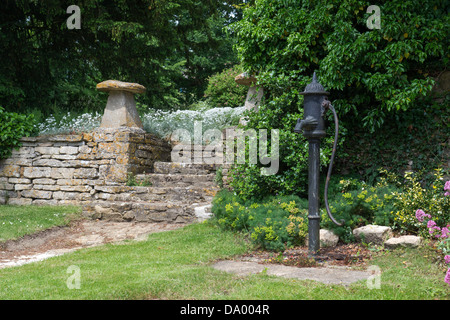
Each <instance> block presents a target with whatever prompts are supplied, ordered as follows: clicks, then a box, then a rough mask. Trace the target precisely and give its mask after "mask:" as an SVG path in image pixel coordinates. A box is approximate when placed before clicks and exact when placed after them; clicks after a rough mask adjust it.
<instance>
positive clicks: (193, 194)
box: [95, 186, 219, 203]
mask: <svg viewBox="0 0 450 320" xmlns="http://www.w3.org/2000/svg"><path fill="white" fill-rule="evenodd" d="M95 190H96V194H95V198H96V200H100V201H144V202H145V201H170V202H172V201H184V202H185V203H194V202H203V201H206V202H208V201H211V200H212V198H213V197H214V195H215V194H216V193H217V191H219V187H216V186H208V187H192V186H191V187H153V186H152V187H138V186H135V187H128V186H96V187H95Z"/></svg>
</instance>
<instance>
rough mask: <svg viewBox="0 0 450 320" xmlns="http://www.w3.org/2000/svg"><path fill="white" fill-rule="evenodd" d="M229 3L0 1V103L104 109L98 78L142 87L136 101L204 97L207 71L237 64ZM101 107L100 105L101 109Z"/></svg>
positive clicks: (168, 102) (160, 103)
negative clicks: (74, 10)
mask: <svg viewBox="0 0 450 320" xmlns="http://www.w3.org/2000/svg"><path fill="white" fill-rule="evenodd" d="M232 3H233V1H227V2H223V1H218V0H213V1H198V0H170V1H166V0H164V1H161V0H132V1H129V0H119V1H114V2H111V1H105V0H94V1H91V0H89V1H78V2H76V3H75V4H76V5H77V6H78V7H79V8H80V18H81V19H80V20H81V26H80V29H68V27H67V25H66V23H67V19H68V18H69V17H71V14H70V13H67V12H66V9H67V8H68V7H69V5H72V4H74V3H72V2H69V1H64V0H52V1H29V0H18V1H2V2H1V4H0V40H1V41H0V60H1V61H2V62H5V63H2V64H1V66H0V104H1V105H3V106H4V107H5V109H6V110H8V111H17V112H25V111H29V110H30V109H37V110H39V111H40V112H43V113H44V115H45V116H48V115H49V113H52V108H55V107H56V108H65V109H66V110H77V111H78V110H80V109H84V108H89V109H90V110H92V109H96V108H97V109H98V108H100V109H102V108H103V107H104V105H105V101H106V95H104V94H100V93H98V92H96V90H95V85H96V84H97V83H98V82H101V81H104V80H108V79H117V80H122V81H129V82H137V83H140V84H142V85H144V86H145V87H146V88H147V91H146V94H145V95H139V99H140V100H141V102H143V103H145V104H147V105H148V106H150V107H153V108H155V107H156V108H173V107H180V106H183V105H186V104H189V103H190V100H192V99H196V98H198V97H201V96H202V95H203V91H204V89H205V87H206V83H207V78H208V76H210V75H212V74H214V73H216V72H219V71H221V70H222V69H224V68H225V66H226V65H228V64H229V63H230V62H235V56H234V54H233V51H232V50H231V45H232V44H231V42H230V41H229V40H228V38H227V37H226V36H225V34H224V31H223V26H224V25H227V24H229V23H230V22H233V21H235V20H236V19H238V18H239V17H240V14H239V12H238V10H236V9H235V8H234V7H232V6H231V4H232ZM99 111H100V110H99Z"/></svg>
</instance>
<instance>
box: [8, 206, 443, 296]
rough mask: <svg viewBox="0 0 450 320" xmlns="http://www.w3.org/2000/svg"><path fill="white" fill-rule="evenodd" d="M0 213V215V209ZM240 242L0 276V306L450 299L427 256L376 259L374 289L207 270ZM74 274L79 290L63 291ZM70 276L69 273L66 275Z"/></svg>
mask: <svg viewBox="0 0 450 320" xmlns="http://www.w3.org/2000/svg"><path fill="white" fill-rule="evenodd" d="M0 208H1V207H0ZM249 250H251V248H250V247H249V245H248V242H247V241H245V239H244V238H243V237H240V236H238V235H235V234H233V233H231V232H224V231H221V230H220V229H218V228H217V227H215V226H213V225H211V224H210V223H198V224H192V225H189V226H187V227H185V228H182V229H178V230H174V231H168V232H162V233H155V234H151V235H150V236H149V238H148V240H147V241H142V242H127V243H122V244H110V245H105V246H100V247H95V248H88V249H82V250H79V251H76V252H73V253H69V254H66V255H63V256H59V257H54V258H50V259H48V260H45V261H41V262H36V263H32V264H28V265H23V266H20V267H14V268H6V269H0V299H2V300H5V299H27V300H28V299H30V300H35V299H204V300H214V299H227V300H232V299H242V300H251V299H256V300H258V299H267V300H273V299H449V298H450V287H449V286H448V285H447V284H446V283H445V282H444V276H445V271H446V270H444V269H442V268H439V267H438V266H437V265H436V264H435V263H433V262H432V260H433V252H432V251H431V250H429V249H427V248H421V249H415V250H395V251H392V252H382V253H379V254H377V255H376V257H375V258H374V259H373V260H372V261H370V262H369V263H370V264H371V265H377V266H378V267H379V268H381V271H382V274H381V282H380V283H381V287H380V289H372V290H370V289H368V287H367V284H366V282H365V281H363V282H359V283H356V284H353V285H351V286H347V287H346V286H340V285H324V284H321V283H318V282H314V281H300V280H293V279H283V278H279V277H274V276H268V275H265V274H258V275H251V276H245V277H243V276H237V275H232V274H228V273H225V272H221V271H217V270H215V269H213V268H212V267H210V264H211V262H213V261H214V260H217V259H224V258H227V257H232V256H234V255H239V254H242V253H244V252H248V251H249ZM73 267H75V269H76V270H78V271H79V280H80V282H79V284H80V288H79V289H69V288H68V286H67V283H68V282H69V283H70V284H72V285H73V284H74V282H72V280H73V279H74V278H73V276H74V275H75V274H74V273H73V272H72V271H71V270H73V269H72V268H73ZM68 271H69V272H68Z"/></svg>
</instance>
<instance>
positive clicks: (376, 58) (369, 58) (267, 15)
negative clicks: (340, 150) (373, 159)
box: [228, 0, 450, 130]
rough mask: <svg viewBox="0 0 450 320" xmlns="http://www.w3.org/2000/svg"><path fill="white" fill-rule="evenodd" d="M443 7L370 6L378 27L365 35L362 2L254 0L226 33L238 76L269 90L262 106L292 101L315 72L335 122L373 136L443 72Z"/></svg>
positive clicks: (433, 3)
mask: <svg viewBox="0 0 450 320" xmlns="http://www.w3.org/2000/svg"><path fill="white" fill-rule="evenodd" d="M445 3H446V2H445V1H441V0H430V1H426V2H424V1H421V0H410V1H403V0H392V1H378V2H377V5H378V6H379V8H380V13H381V20H382V21H381V28H380V29H372V28H369V27H368V26H367V21H368V20H369V19H370V17H371V15H372V14H371V13H370V12H367V8H368V6H369V5H370V3H369V2H368V1H361V0H348V1H291V0H260V1H256V2H254V3H253V4H252V5H248V6H247V8H246V9H245V10H244V12H243V18H242V19H241V20H240V21H238V22H236V23H234V24H231V25H230V26H229V27H228V29H229V32H230V33H232V34H234V35H235V37H236V41H237V44H236V46H235V47H236V50H237V52H238V55H239V58H240V59H241V61H242V65H243V67H244V69H245V70H246V71H249V72H250V71H251V72H258V81H259V82H260V83H261V84H262V85H263V86H264V87H265V88H267V89H269V90H270V91H271V94H272V97H269V98H268V100H269V101H275V100H273V97H280V96H283V95H284V96H289V97H291V98H294V99H295V98H296V99H299V97H298V94H299V92H300V91H301V90H302V89H303V88H304V87H305V85H306V81H307V80H309V77H311V75H312V73H313V71H314V70H317V72H318V76H319V80H320V82H321V83H322V85H324V86H325V88H327V89H328V90H329V91H330V96H331V99H333V100H335V101H334V104H335V107H336V108H337V111H338V113H339V114H341V118H343V119H344V117H342V115H344V114H347V115H346V117H345V118H347V119H349V120H350V121H355V123H356V124H358V123H363V124H364V125H365V126H366V127H367V128H369V129H371V130H374V129H375V128H376V127H379V126H380V125H381V124H383V122H384V120H385V116H386V115H387V114H389V113H396V112H398V111H399V110H407V109H409V108H410V107H411V106H413V105H414V104H415V102H416V100H417V98H420V97H424V96H426V95H427V94H428V93H429V92H430V91H431V89H432V87H433V84H434V82H435V81H434V80H433V78H432V77H433V76H435V75H436V74H437V73H439V71H440V70H445V69H446V67H447V66H448V63H449V56H448V55H447V48H448V47H449V41H450V38H449V36H448V23H449V19H450V18H449V15H448V12H447V6H446V5H445ZM266 100H267V97H266ZM355 116H356V117H355Z"/></svg>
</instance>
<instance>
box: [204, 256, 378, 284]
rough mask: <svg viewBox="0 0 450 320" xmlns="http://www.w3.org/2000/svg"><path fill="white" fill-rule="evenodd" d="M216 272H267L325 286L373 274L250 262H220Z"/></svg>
mask: <svg viewBox="0 0 450 320" xmlns="http://www.w3.org/2000/svg"><path fill="white" fill-rule="evenodd" d="M212 267H213V268H214V269H216V270H221V271H226V272H230V273H234V274H237V275H240V276H246V275H250V274H257V273H261V272H263V271H264V272H265V273H266V274H267V275H272V276H278V277H283V278H293V279H298V280H314V281H318V282H322V283H325V284H341V285H349V284H351V283H353V282H357V281H361V280H367V279H369V278H370V277H371V276H372V273H371V272H368V271H359V270H352V269H349V268H335V267H333V268H332V267H327V268H298V267H290V266H284V265H278V264H259V263H257V262H248V261H230V260H226V261H219V262H216V263H215V264H213V265H212Z"/></svg>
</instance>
